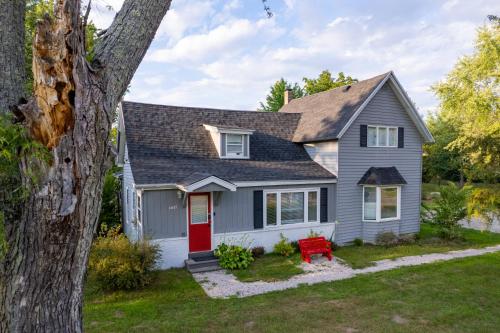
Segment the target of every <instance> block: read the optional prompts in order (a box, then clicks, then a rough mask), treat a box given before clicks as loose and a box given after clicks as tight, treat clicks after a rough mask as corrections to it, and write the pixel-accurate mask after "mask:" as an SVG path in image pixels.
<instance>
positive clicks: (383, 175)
mask: <svg viewBox="0 0 500 333" xmlns="http://www.w3.org/2000/svg"><path fill="white" fill-rule="evenodd" d="M403 184H406V180H405V179H404V178H403V176H401V174H400V173H399V171H398V169H396V167H385V168H375V167H371V168H369V169H368V170H367V171H366V172H365V174H364V175H363V177H361V179H360V180H359V182H358V185H403Z"/></svg>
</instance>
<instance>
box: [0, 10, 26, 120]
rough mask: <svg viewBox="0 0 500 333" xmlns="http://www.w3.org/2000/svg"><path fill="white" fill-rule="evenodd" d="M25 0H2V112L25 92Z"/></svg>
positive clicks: (0, 73)
mask: <svg viewBox="0 0 500 333" xmlns="http://www.w3.org/2000/svg"><path fill="white" fill-rule="evenodd" d="M25 6H26V5H25V1H24V0H23V1H21V0H19V1H12V0H0V25H1V26H0V114H2V112H6V111H7V110H8V108H9V106H11V105H15V104H17V103H19V99H20V98H21V97H23V93H24V80H25V73H24V70H25V69H24V8H25Z"/></svg>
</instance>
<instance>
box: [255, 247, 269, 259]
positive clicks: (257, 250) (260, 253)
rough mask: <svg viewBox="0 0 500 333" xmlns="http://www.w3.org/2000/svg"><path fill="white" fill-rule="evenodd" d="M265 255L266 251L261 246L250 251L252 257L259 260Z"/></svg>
mask: <svg viewBox="0 0 500 333" xmlns="http://www.w3.org/2000/svg"><path fill="white" fill-rule="evenodd" d="M265 253H266V250H265V249H264V247H263V246H256V247H254V248H253V249H252V256H253V257H254V258H260V257H262V256H263V255H264V254H265Z"/></svg>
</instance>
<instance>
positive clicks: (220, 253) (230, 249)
mask: <svg viewBox="0 0 500 333" xmlns="http://www.w3.org/2000/svg"><path fill="white" fill-rule="evenodd" d="M214 254H215V256H216V257H217V258H219V265H220V267H222V268H226V269H245V268H247V267H248V266H249V265H250V263H251V262H252V261H253V260H254V259H253V257H252V251H251V250H250V249H247V248H244V247H243V246H239V245H227V244H225V243H222V244H220V245H219V246H218V247H217V249H215V251H214Z"/></svg>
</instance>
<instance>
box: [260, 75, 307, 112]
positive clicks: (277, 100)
mask: <svg viewBox="0 0 500 333" xmlns="http://www.w3.org/2000/svg"><path fill="white" fill-rule="evenodd" d="M287 89H290V90H291V91H292V96H293V98H300V97H302V96H304V90H302V88H301V87H300V86H299V85H298V84H297V83H294V84H292V83H290V82H288V81H286V80H285V79H283V78H281V79H279V80H278V81H276V82H275V83H274V85H272V86H271V87H270V91H269V94H268V95H267V96H266V102H265V104H264V103H262V102H261V103H260V108H259V109H258V111H265V112H278V110H279V109H281V107H282V106H283V104H285V90H287Z"/></svg>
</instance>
